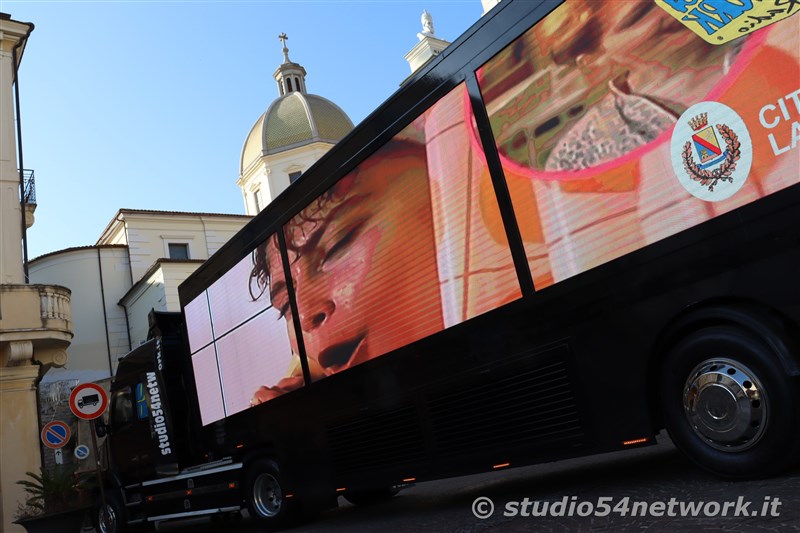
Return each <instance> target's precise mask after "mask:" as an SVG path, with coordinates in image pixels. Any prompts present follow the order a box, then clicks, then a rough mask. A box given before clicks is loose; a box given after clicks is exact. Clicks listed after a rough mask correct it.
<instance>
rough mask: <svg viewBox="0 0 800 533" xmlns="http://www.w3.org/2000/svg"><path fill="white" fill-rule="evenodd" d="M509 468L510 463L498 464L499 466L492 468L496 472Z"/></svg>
mask: <svg viewBox="0 0 800 533" xmlns="http://www.w3.org/2000/svg"><path fill="white" fill-rule="evenodd" d="M509 466H511V463H500V464H499V465H494V466H493V467H492V468H494V469H495V470H497V469H498V468H506V467H509Z"/></svg>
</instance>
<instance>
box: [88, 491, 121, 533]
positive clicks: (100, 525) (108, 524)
mask: <svg viewBox="0 0 800 533" xmlns="http://www.w3.org/2000/svg"><path fill="white" fill-rule="evenodd" d="M98 499H99V498H98ZM104 510H105V516H106V521H105V523H104V522H103V511H104ZM125 516H126V514H125V507H124V506H123V505H122V500H121V499H120V498H119V496H118V495H117V494H116V493H115V492H113V491H110V490H109V491H108V492H106V506H105V508H103V503H102V501H98V503H97V505H96V506H95V508H94V512H93V513H92V518H93V521H94V528H95V530H96V531H98V532H99V533H126V532H127V531H128V524H127V523H126V521H125Z"/></svg>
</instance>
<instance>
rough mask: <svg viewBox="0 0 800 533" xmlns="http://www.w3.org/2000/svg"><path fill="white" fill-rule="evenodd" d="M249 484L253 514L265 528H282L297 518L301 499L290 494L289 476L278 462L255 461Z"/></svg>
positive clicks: (288, 525) (248, 496) (251, 514)
mask: <svg viewBox="0 0 800 533" xmlns="http://www.w3.org/2000/svg"><path fill="white" fill-rule="evenodd" d="M245 487H246V490H247V493H246V495H245V498H246V501H247V509H248V511H249V512H250V516H251V517H253V519H254V520H256V522H258V524H259V525H260V526H261V527H263V528H264V529H265V530H267V531H278V530H281V529H285V528H287V527H291V526H292V525H294V524H295V523H296V522H297V520H298V518H299V513H298V509H297V501H296V500H294V499H292V498H287V497H286V485H285V480H284V478H283V476H282V475H281V472H280V469H279V468H278V464H277V463H275V462H274V461H270V460H267V459H259V460H257V461H255V462H254V463H252V464H251V465H250V466H249V468H248V471H247V481H246V484H245Z"/></svg>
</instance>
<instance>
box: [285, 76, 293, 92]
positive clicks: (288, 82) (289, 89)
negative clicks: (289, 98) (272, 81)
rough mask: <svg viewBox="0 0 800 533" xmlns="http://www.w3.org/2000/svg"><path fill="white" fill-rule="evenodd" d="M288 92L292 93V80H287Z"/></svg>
mask: <svg viewBox="0 0 800 533" xmlns="http://www.w3.org/2000/svg"><path fill="white" fill-rule="evenodd" d="M286 92H288V93H290V92H292V78H286Z"/></svg>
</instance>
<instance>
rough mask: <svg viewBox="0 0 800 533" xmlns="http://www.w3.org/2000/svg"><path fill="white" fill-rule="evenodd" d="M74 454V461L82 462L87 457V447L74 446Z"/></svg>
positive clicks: (81, 445) (82, 445)
mask: <svg viewBox="0 0 800 533" xmlns="http://www.w3.org/2000/svg"><path fill="white" fill-rule="evenodd" d="M72 453H73V454H75V458H76V459H80V460H81V461H83V460H84V459H86V458H87V457H89V447H88V446H87V445H85V444H79V445H77V446H75V451H73V452H72Z"/></svg>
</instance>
